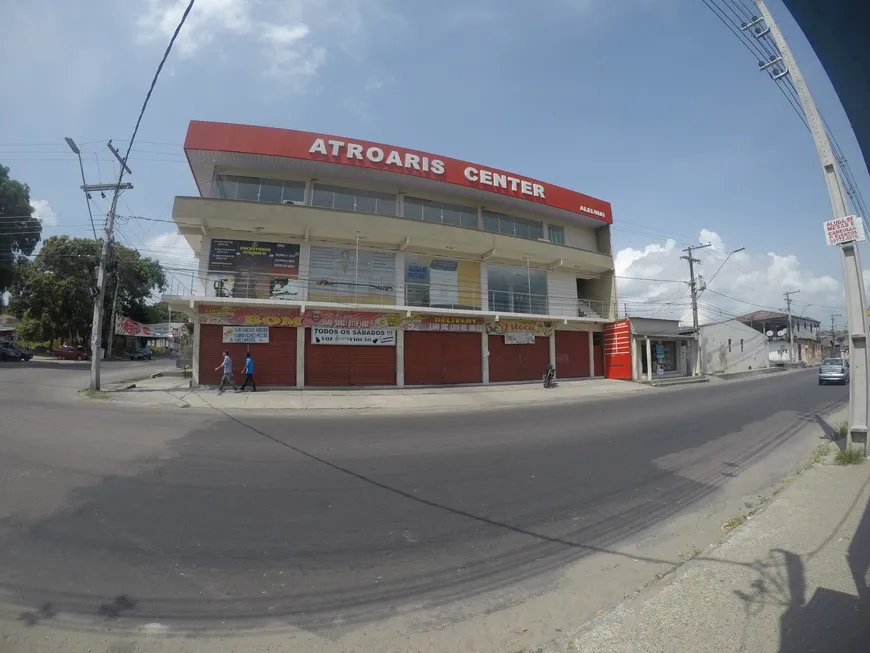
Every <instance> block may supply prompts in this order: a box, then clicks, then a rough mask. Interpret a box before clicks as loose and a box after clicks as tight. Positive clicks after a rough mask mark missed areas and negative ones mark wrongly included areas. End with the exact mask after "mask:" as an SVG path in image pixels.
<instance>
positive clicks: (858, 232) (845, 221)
mask: <svg viewBox="0 0 870 653" xmlns="http://www.w3.org/2000/svg"><path fill="white" fill-rule="evenodd" d="M825 240H826V241H827V243H828V245H842V244H843V243H849V242H852V241H853V240H858V241H863V240H867V237H866V236H865V235H864V220H862V219H861V218H858V217H856V216H854V215H847V216H846V217H844V218H837V219H835V220H828V221H827V222H826V223H825Z"/></svg>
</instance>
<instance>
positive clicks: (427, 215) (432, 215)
mask: <svg viewBox="0 0 870 653" xmlns="http://www.w3.org/2000/svg"><path fill="white" fill-rule="evenodd" d="M423 220H424V221H425V222H441V205H440V204H438V203H437V202H430V201H429V200H423Z"/></svg>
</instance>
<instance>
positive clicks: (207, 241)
mask: <svg viewBox="0 0 870 653" xmlns="http://www.w3.org/2000/svg"><path fill="white" fill-rule="evenodd" d="M200 251H201V252H202V254H201V255H200V257H199V274H198V278H197V280H196V284H195V285H194V287H193V288H191V289H190V290H191V292H192V293H193V294H194V295H199V296H200V297H206V296H209V295H211V296H214V287H212V289H211V292H209V274H208V261H209V258H210V256H209V255H210V254H211V237H209V236H203V237H202V244H201V246H200Z"/></svg>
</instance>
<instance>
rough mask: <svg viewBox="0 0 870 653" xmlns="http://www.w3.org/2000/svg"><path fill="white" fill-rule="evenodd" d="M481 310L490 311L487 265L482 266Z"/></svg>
mask: <svg viewBox="0 0 870 653" xmlns="http://www.w3.org/2000/svg"><path fill="white" fill-rule="evenodd" d="M480 310H482V311H488V310H489V273H488V272H487V269H486V263H481V264H480Z"/></svg>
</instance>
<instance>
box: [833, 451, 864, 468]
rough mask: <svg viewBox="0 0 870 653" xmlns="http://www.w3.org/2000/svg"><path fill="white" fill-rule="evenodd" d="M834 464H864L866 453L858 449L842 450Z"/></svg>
mask: <svg viewBox="0 0 870 653" xmlns="http://www.w3.org/2000/svg"><path fill="white" fill-rule="evenodd" d="M834 462H836V463H837V464H838V465H860V464H861V463H863V462H864V452H863V451H861V450H860V449H858V448H857V447H849V448H846V449H840V450H839V451H838V452H837V455H836V457H835V458H834Z"/></svg>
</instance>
